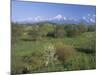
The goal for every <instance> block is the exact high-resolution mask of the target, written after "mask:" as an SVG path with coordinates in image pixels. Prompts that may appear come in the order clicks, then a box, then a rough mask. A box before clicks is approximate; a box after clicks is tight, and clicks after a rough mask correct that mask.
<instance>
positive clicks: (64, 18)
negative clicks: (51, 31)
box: [51, 14, 67, 20]
mask: <svg viewBox="0 0 100 75" xmlns="http://www.w3.org/2000/svg"><path fill="white" fill-rule="evenodd" d="M51 19H57V20H60V19H63V20H67V19H66V17H64V16H62V15H61V14H58V15H57V16H55V17H53V18H51Z"/></svg>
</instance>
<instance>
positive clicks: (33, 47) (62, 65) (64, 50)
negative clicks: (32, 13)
mask: <svg viewBox="0 0 100 75" xmlns="http://www.w3.org/2000/svg"><path fill="white" fill-rule="evenodd" d="M11 42H12V47H11V49H12V50H11V54H12V55H11V58H12V60H11V73H12V75H15V74H27V73H37V72H55V71H74V70H89V69H95V68H96V30H95V25H85V24H83V23H80V24H77V25H73V24H71V25H69V24H66V25H57V24H52V23H37V24H17V23H12V41H11Z"/></svg>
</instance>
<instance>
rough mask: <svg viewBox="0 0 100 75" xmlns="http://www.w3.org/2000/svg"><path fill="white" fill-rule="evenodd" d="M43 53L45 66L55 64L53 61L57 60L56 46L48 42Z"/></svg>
mask: <svg viewBox="0 0 100 75" xmlns="http://www.w3.org/2000/svg"><path fill="white" fill-rule="evenodd" d="M42 54H43V55H42V58H43V62H44V66H48V65H49V64H53V62H54V61H55V60H56V57H55V48H54V46H53V45H52V44H51V43H47V44H46V45H45V46H44V50H43V52H42Z"/></svg>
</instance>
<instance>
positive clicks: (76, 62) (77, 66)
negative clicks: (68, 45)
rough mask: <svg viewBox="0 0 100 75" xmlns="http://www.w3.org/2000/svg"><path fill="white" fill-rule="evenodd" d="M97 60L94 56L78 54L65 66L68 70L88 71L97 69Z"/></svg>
mask: <svg viewBox="0 0 100 75" xmlns="http://www.w3.org/2000/svg"><path fill="white" fill-rule="evenodd" d="M95 62H96V58H95V57H94V56H92V55H87V54H84V53H78V54H77V55H76V56H75V57H73V58H71V59H69V60H68V61H66V63H65V64H64V67H65V68H66V70H88V69H95V68H96V63H95Z"/></svg>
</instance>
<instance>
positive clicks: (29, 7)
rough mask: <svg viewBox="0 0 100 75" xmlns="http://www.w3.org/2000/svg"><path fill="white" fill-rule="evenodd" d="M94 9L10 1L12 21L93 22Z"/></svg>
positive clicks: (82, 6) (79, 6)
mask: <svg viewBox="0 0 100 75" xmlns="http://www.w3.org/2000/svg"><path fill="white" fill-rule="evenodd" d="M95 15H96V7H95V6H86V5H85V6H84V5H72V4H54V3H38V2H23V1H12V21H14V22H21V21H24V20H33V21H38V20H50V19H57V18H58V19H59V18H64V19H66V20H67V19H75V20H77V19H80V18H83V19H89V20H91V21H95Z"/></svg>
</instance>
